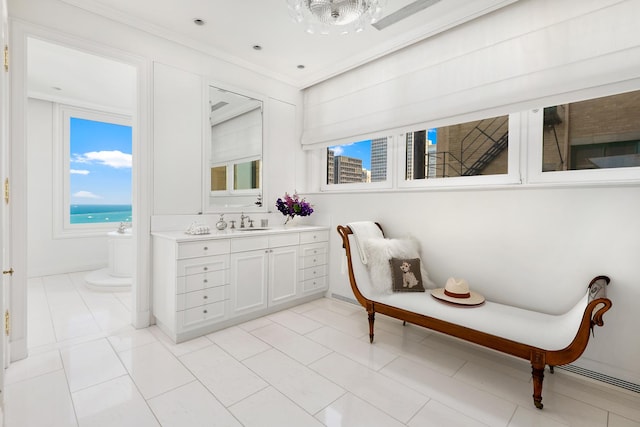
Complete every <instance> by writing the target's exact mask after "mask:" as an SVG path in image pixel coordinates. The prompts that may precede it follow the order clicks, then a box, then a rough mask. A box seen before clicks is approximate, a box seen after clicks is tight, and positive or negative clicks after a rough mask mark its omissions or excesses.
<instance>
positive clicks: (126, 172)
mask: <svg viewBox="0 0 640 427" xmlns="http://www.w3.org/2000/svg"><path fill="white" fill-rule="evenodd" d="M70 125H71V132H70V133H71V140H70V154H71V157H70V167H69V169H70V174H71V175H70V180H69V186H70V193H71V204H82V205H89V204H91V205H111V204H122V205H128V204H131V160H132V157H131V127H130V126H123V125H116V124H111V123H103V122H96V121H92V120H85V119H79V118H75V117H72V118H71V123H70Z"/></svg>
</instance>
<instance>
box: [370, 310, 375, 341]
mask: <svg viewBox="0 0 640 427" xmlns="http://www.w3.org/2000/svg"><path fill="white" fill-rule="evenodd" d="M375 320H376V313H375V311H372V312H370V313H369V342H370V343H372V342H373V322H374V321H375Z"/></svg>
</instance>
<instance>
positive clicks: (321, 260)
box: [300, 252, 327, 268]
mask: <svg viewBox="0 0 640 427" xmlns="http://www.w3.org/2000/svg"><path fill="white" fill-rule="evenodd" d="M326 263H327V254H326V253H324V252H323V253H319V254H316V255H308V256H305V257H302V262H301V263H300V268H310V267H317V266H319V265H324V264H326Z"/></svg>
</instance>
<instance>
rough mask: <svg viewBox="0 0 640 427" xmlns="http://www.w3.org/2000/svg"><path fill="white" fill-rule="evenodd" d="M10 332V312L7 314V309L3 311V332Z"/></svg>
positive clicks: (6, 333)
mask: <svg viewBox="0 0 640 427" xmlns="http://www.w3.org/2000/svg"><path fill="white" fill-rule="evenodd" d="M10 333H11V314H9V310H6V311H5V312H4V334H5V335H6V336H9V334H10Z"/></svg>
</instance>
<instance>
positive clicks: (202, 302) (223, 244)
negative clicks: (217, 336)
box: [153, 236, 231, 340]
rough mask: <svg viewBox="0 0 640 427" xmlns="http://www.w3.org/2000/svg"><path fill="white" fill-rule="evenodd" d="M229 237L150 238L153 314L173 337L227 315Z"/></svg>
mask: <svg viewBox="0 0 640 427" xmlns="http://www.w3.org/2000/svg"><path fill="white" fill-rule="evenodd" d="M230 247H231V240H230V239H217V240H197V241H188V242H177V241H176V240H174V239H170V238H162V237H159V236H154V239H153V314H154V316H155V318H156V323H157V324H158V326H159V327H160V328H161V329H163V330H164V331H165V332H166V333H167V334H169V335H170V336H171V338H173V339H174V340H178V337H179V336H181V335H190V333H191V332H193V331H194V330H198V329H200V328H203V327H206V326H208V325H211V324H213V323H216V322H219V321H222V320H224V319H225V318H226V315H227V312H228V310H227V309H226V306H227V301H228V299H229V250H230Z"/></svg>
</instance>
